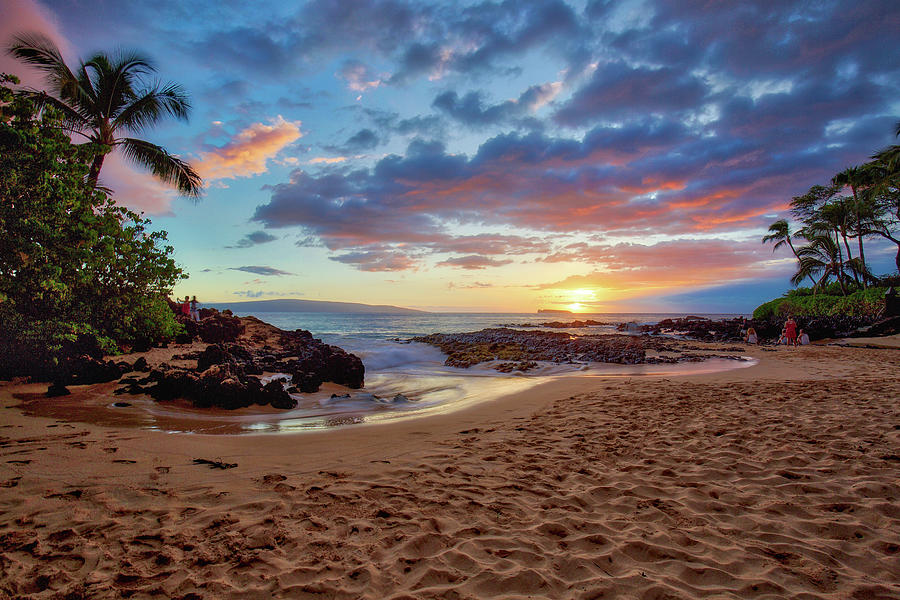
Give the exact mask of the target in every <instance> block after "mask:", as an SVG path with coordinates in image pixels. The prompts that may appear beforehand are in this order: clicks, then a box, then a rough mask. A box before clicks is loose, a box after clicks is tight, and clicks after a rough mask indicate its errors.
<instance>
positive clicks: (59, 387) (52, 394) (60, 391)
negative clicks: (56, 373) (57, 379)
mask: <svg viewBox="0 0 900 600" xmlns="http://www.w3.org/2000/svg"><path fill="white" fill-rule="evenodd" d="M71 393H72V392H70V391H69V390H68V389H67V388H66V386H64V385H63V384H61V383H53V384H50V387H48V388H47V393H46V394H44V395H45V396H47V397H48V398H56V397H58V396H68V395H69V394H71Z"/></svg>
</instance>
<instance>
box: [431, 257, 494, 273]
mask: <svg viewBox="0 0 900 600" xmlns="http://www.w3.org/2000/svg"><path fill="white" fill-rule="evenodd" d="M511 262H512V261H511V260H498V259H494V258H488V257H486V256H479V255H477V254H472V255H469V256H460V257H458V258H448V259H447V260H444V261H441V262H439V263H437V265H436V266H438V267H456V268H458V269H467V270H469V271H475V270H478V269H487V268H488V267H502V266H503V265H508V264H510V263H511Z"/></svg>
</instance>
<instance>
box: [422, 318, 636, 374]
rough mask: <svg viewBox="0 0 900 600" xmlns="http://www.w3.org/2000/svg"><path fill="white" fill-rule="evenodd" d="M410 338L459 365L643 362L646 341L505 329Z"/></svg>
mask: <svg viewBox="0 0 900 600" xmlns="http://www.w3.org/2000/svg"><path fill="white" fill-rule="evenodd" d="M413 341H416V342H424V343H426V344H431V345H433V346H437V347H438V348H440V349H441V351H442V352H444V353H445V354H447V355H448V357H447V360H446V361H445V363H444V364H446V365H447V366H450V367H463V368H466V367H470V366H472V365H476V364H478V363H482V362H487V361H492V360H502V361H506V362H513V363H525V364H527V363H529V362H531V361H536V360H542V361H550V362H556V363H565V362H608V363H620V364H637V363H642V362H644V361H645V357H646V352H645V345H646V344H647V340H645V339H644V338H639V337H634V336H620V335H613V336H582V337H573V336H570V335H569V334H567V333H557V332H552V331H517V330H515V329H506V328H499V329H483V330H481V331H477V332H473V333H452V334H445V333H435V334H432V335H427V336H424V337H416V338H413ZM650 343H651V344H652V342H650ZM504 368H506V365H504Z"/></svg>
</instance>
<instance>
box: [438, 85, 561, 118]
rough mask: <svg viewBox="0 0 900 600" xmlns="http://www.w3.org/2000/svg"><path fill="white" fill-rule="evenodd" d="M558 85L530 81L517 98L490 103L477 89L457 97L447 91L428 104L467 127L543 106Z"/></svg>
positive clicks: (551, 97)
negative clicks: (488, 103) (487, 103)
mask: <svg viewBox="0 0 900 600" xmlns="http://www.w3.org/2000/svg"><path fill="white" fill-rule="evenodd" d="M561 86H562V84H561V83H548V84H543V85H534V86H531V87H529V88H528V89H527V90H525V91H524V92H522V94H521V95H520V96H519V98H518V99H513V100H507V101H505V102H501V103H500V104H494V105H490V106H487V105H485V101H484V94H482V93H481V92H469V93H467V94H466V95H465V96H463V97H460V96H459V95H458V94H457V93H456V92H454V91H448V92H444V93H442V94H439V95H438V96H437V97H435V99H434V101H433V102H432V103H431V105H432V106H433V107H434V108H437V109H439V110H441V111H443V112H444V113H446V114H447V115H448V116H450V117H452V118H453V119H455V120H457V121H459V122H461V123H463V124H465V125H468V126H470V127H480V126H484V125H497V124H500V123H504V122H509V121H512V120H514V119H516V118H519V117H522V116H524V115H527V114H528V113H530V112H533V111H535V110H537V109H539V108H540V107H542V106H544V105H545V104H547V103H548V102H550V101H551V100H552V99H553V98H554V97H556V95H557V94H559V92H560V89H561Z"/></svg>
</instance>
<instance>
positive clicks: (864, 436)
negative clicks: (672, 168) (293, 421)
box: [0, 346, 900, 599]
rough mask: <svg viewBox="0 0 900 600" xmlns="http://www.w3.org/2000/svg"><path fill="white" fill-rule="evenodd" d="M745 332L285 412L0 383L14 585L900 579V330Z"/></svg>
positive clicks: (805, 587) (664, 585)
mask: <svg viewBox="0 0 900 600" xmlns="http://www.w3.org/2000/svg"><path fill="white" fill-rule="evenodd" d="M747 353H748V354H749V355H751V356H754V357H755V358H758V359H759V363H758V364H757V365H755V366H753V367H750V368H747V369H738V370H733V371H727V372H721V373H713V374H703V375H692V376H687V377H677V378H676V377H633V378H630V377H626V378H579V377H571V378H564V379H559V380H556V381H553V382H551V383H549V384H546V385H542V386H539V387H536V388H532V389H530V390H527V391H525V392H522V393H519V394H515V395H512V396H509V397H505V398H501V399H498V400H495V401H491V402H489V403H483V404H477V405H474V406H471V407H469V408H466V409H464V410H461V411H458V412H454V413H450V414H443V415H439V416H434V417H423V418H421V419H415V420H411V421H400V422H397V423H392V424H378V425H359V426H351V427H346V428H340V429H337V430H332V431H325V432H307V433H303V434H297V435H279V436H255V435H243V436H223V435H218V436H213V435H185V434H177V435H173V434H166V433H163V432H159V431H147V430H140V429H135V428H132V427H125V426H121V425H113V424H109V425H105V426H104V425H97V424H86V423H80V422H68V421H63V420H59V419H48V418H42V417H32V416H25V415H23V413H22V411H21V410H20V409H18V408H16V406H17V405H19V404H20V402H21V400H20V399H17V398H16V397H14V394H23V393H24V394H28V393H31V394H36V393H40V392H42V391H43V390H44V389H46V386H37V385H24V386H22V385H20V386H12V385H6V386H4V387H3V388H2V389H0V415H2V418H0V598H2V597H4V595H6V596H8V597H10V598H32V597H33V598H54V597H70V598H78V597H86V598H87V597H89V598H119V597H128V596H132V597H141V598H142V597H148V596H157V597H167V598H271V597H283V598H397V599H399V598H434V597H441V598H488V597H489V598H526V597H534V598H615V597H619V598H703V597H709V598H713V597H716V598H720V597H733V598H783V597H797V598H897V597H900V543H898V541H897V540H900V406H898V402H897V398H900V351H898V350H896V349H870V348H841V347H833V346H812V347H803V348H777V349H763V348H758V347H755V348H748V351H747ZM120 398H122V397H119V398H116V399H120ZM52 401H53V400H52V399H47V402H52ZM197 458H200V459H207V460H209V461H212V462H214V463H216V462H220V463H223V464H236V465H237V466H236V467H234V468H228V469H217V468H212V467H211V466H210V465H208V464H195V463H194V459H197ZM67 595H68V596H67Z"/></svg>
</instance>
